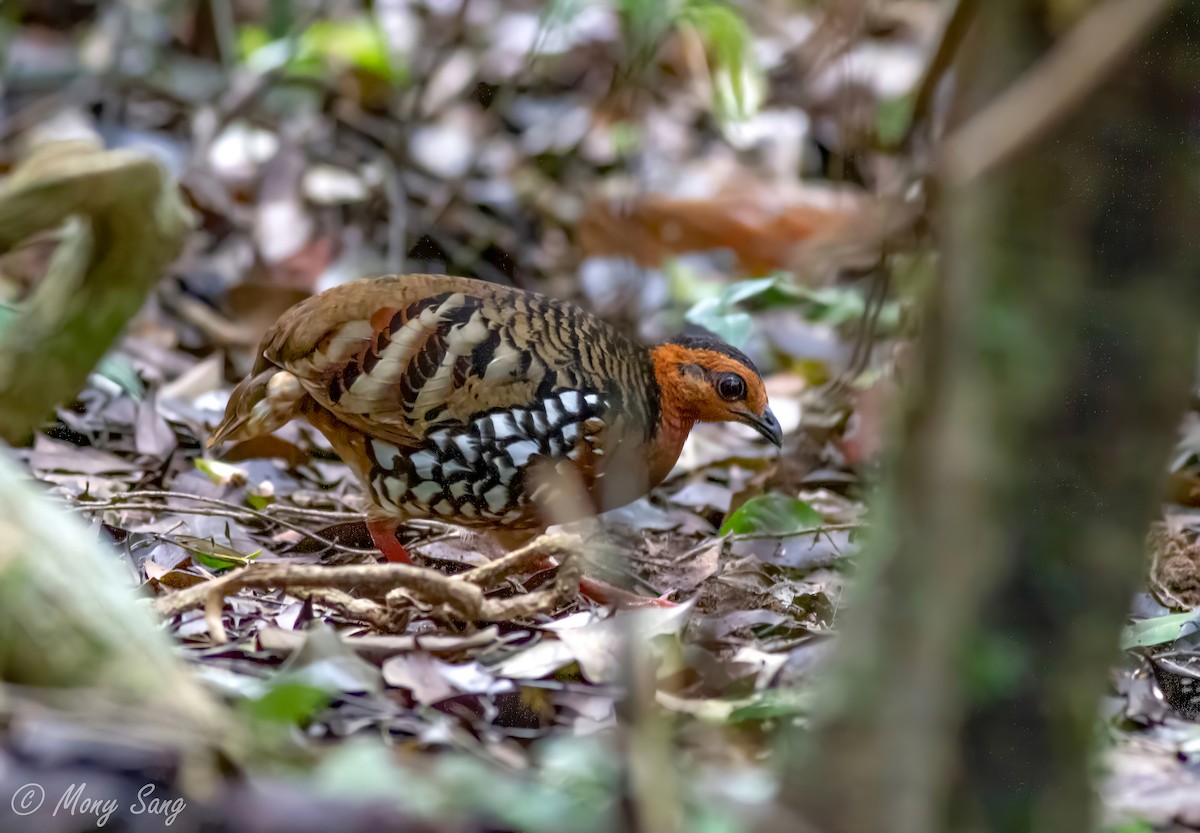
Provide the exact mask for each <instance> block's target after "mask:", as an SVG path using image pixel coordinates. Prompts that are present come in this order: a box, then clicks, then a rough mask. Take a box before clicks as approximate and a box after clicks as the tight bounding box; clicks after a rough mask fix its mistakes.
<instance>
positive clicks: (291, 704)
mask: <svg viewBox="0 0 1200 833" xmlns="http://www.w3.org/2000/svg"><path fill="white" fill-rule="evenodd" d="M331 700H332V697H331V696H330V694H329V692H328V691H326V690H324V689H322V688H318V687H316V686H313V685H309V684H307V683H303V682H299V681H297V680H287V679H281V680H277V681H276V682H275V683H274V684H273V685H272V686H271V687H270V688H269V689H268V690H267V691H266V693H264V694H263V695H262V696H261V697H254V698H247V699H245V700H242V701H241V702H240V703H239V706H240V708H241V710H242V712H243V713H244V714H245V715H246V716H247V717H249V718H250V719H251V720H256V721H261V722H265V723H278V724H285V725H290V726H303V725H305V724H307V723H308V722H309V721H310V720H312V718H313V717H314V716H315V715H316V714H317V712H319V711H320V710H321V709H323V708H325V707H326V706H327V705H329V703H330V701H331Z"/></svg>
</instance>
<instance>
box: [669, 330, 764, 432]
mask: <svg viewBox="0 0 1200 833" xmlns="http://www.w3.org/2000/svg"><path fill="white" fill-rule="evenodd" d="M650 357H651V360H652V361H653V362H654V374H655V377H656V378H657V380H658V386H659V390H660V391H661V394H662V405H663V412H664V416H668V415H669V416H673V417H675V418H677V419H680V420H683V421H684V422H686V423H687V426H686V428H690V427H691V426H690V424H691V423H692V422H740V423H743V424H745V425H749V426H750V427H751V428H753V429H754V430H755V431H757V432H758V433H760V434H762V435H763V436H764V437H766V438H767V439H768V440H770V441H771V442H772V443H774V444H775V445H777V446H778V445H781V444H782V443H783V430H782V429H781V428H780V427H779V420H777V419H776V418H775V414H773V413H771V408H770V407H769V406H768V404H767V390H766V387H764V385H763V380H762V377H761V376H760V375H759V374H758V368H756V367H755V366H754V362H752V361H750V358H749V357H748V356H747V355H746V354H745V353H743V352H741V351H740V350H738V349H737V348H735V347H732V346H730V345H729V344H726V343H725V342H723V341H721V340H720V339H718V338H716V337H714V336H696V335H685V336H678V337H676V338H673V339H670V340H668V341H665V342H663V343H662V344H659V345H658V346H656V347H654V348H653V349H651V351H650Z"/></svg>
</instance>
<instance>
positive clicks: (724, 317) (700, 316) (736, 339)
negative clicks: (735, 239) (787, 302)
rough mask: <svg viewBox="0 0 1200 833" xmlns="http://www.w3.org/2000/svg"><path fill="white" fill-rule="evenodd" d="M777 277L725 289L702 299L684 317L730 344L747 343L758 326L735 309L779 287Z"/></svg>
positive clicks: (745, 282)
mask: <svg viewBox="0 0 1200 833" xmlns="http://www.w3.org/2000/svg"><path fill="white" fill-rule="evenodd" d="M776 282H777V279H776V278H773V277H771V278H758V279H756V280H749V281H739V282H738V283H735V284H730V285H728V286H726V287H724V288H723V289H721V290H720V291H719V292H718V293H717V295H716V296H715V297H710V298H702V299H701V300H699V301H697V302H696V303H695V304H693V305H692V308H691V309H689V310H688V311H687V314H686V315H685V316H684V317H685V318H686V319H687V320H688V321H690V322H691V323H693V324H696V325H698V326H701V327H704V328H705V329H706V330H709V331H710V332H712V333H714V334H716V335H718V336H720V337H721V338H723V339H725V340H726V341H728V342H729V343H730V344H734V345H738V344H742V343H744V342H745V340H746V338H747V337H749V335H750V330H751V328H752V327H753V326H754V321H753V319H752V318H751V317H750V315H749V314H748V313H745V312H742V311H740V310H738V309H735V307H736V306H737V305H738V304H740V303H741V302H742V301H746V300H748V299H750V298H753V297H755V296H756V295H761V294H762V293H764V292H766V291H767V290H768V289H770V288H772V287H773V286H775V284H776Z"/></svg>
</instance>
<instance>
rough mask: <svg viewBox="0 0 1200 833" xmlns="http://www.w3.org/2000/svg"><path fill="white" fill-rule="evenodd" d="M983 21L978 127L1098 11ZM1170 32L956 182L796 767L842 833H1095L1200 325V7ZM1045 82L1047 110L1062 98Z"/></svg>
mask: <svg viewBox="0 0 1200 833" xmlns="http://www.w3.org/2000/svg"><path fill="white" fill-rule="evenodd" d="M1123 3H1125V0H1116V2H1112V3H1108V4H1100V6H1097V7H1095V8H1093V9H1092V10H1090V11H1089V12H1088V15H1089V17H1091V16H1092V15H1097V14H1101V13H1106V10H1105V9H1104V8H1102V7H1101V6H1104V5H1107V6H1109V7H1111V9H1109V11H1111V10H1112V9H1117V8H1118V7H1119V6H1121V4H1123ZM979 5H980V7H981V8H980V11H979V18H978V20H977V21H976V30H975V32H974V36H973V39H972V42H971V46H970V48H968V49H966V50H964V54H965V55H967V56H968V57H967V58H966V60H965V62H964V63H963V64H962V65H960V67H959V74H958V77H959V81H960V86H961V89H960V92H959V105H960V109H962V110H964V111H972V112H974V111H978V110H979V109H980V104H981V103H983V102H990V101H991V100H993V99H994V98H995V95H996V93H998V92H1000V91H1001V90H1004V89H1006V88H1008V87H1009V85H1010V84H1011V83H1012V82H1013V80H1014V79H1015V78H1016V77H1017V76H1018V75H1019V74H1021V73H1023V72H1024V71H1025V70H1027V69H1028V68H1029V67H1030V66H1031V65H1032V64H1034V63H1035V62H1038V61H1039V60H1040V59H1041V56H1043V55H1044V54H1045V53H1046V51H1047V49H1048V48H1050V47H1051V45H1052V44H1053V45H1054V46H1055V47H1057V46H1058V45H1061V43H1062V42H1063V41H1065V40H1066V39H1065V38H1063V39H1060V40H1059V41H1058V43H1057V44H1056V43H1055V41H1056V34H1057V32H1056V30H1055V15H1054V12H1055V11H1058V10H1062V9H1064V8H1067V7H1075V6H1078V5H1079V4H1073V5H1072V4H1065V3H1061V2H1050V0H1021V2H1010V3H981V4H979ZM1125 5H1126V8H1129V6H1128V4H1125ZM1095 19H1096V20H1100V19H1101V18H1095ZM1150 31H1151V32H1152V34H1151V36H1150V37H1149V38H1148V39H1146V40H1145V41H1144V42H1143V43H1141V44H1140V45H1139V46H1138V47H1137V48H1136V49H1134V50H1133V52H1131V53H1130V54H1127V55H1125V57H1124V59H1123V60H1120V61H1118V62H1117V63H1116V65H1115V66H1112V67H1107V68H1102V69H1101V70H1096V72H1097V73H1099V72H1101V71H1104V72H1105V73H1106V74H1105V75H1104V77H1103V78H1101V79H1099V83H1097V84H1095V85H1093V87H1092V88H1091V90H1090V91H1089V92H1088V93H1087V94H1086V95H1084V96H1082V97H1081V100H1080V101H1079V102H1076V104H1077V106H1075V105H1071V106H1070V109H1069V110H1067V109H1064V110H1063V112H1062V113H1060V115H1061V116H1062V118H1058V119H1047V120H1046V124H1047V125H1048V130H1047V131H1044V135H1042V136H1040V137H1039V138H1036V139H1034V140H1033V141H1032V142H1030V143H1028V145H1027V146H1025V147H1023V148H1021V149H1019V150H1016V151H1015V153H1014V154H1013V155H1011V156H1009V157H1008V158H1004V159H1002V160H1001V161H999V163H998V164H996V165H995V166H994V167H992V168H991V170H988V171H986V172H984V173H982V175H979V176H976V177H974V178H973V179H971V180H970V181H969V182H965V183H964V184H958V185H954V184H951V183H948V184H947V188H946V190H945V192H944V194H943V202H942V206H941V208H942V210H941V211H940V217H941V234H942V238H943V241H942V242H943V247H944V252H945V258H944V268H943V274H942V281H941V282H940V284H939V287H938V289H937V295H936V297H935V298H934V299H932V303H931V307H932V309H931V313H930V316H929V319H928V329H927V331H926V332H925V333H924V334H923V336H924V340H923V342H922V347H921V361H920V364H919V370H918V372H917V374H916V375H917V377H918V379H917V381H916V384H915V386H914V389H913V390H912V397H911V405H910V407H909V408H908V409H907V411H906V413H905V414H904V419H903V430H902V437H901V443H900V445H899V447H898V450H897V453H896V456H895V459H894V461H893V463H894V464H893V466H892V467H891V480H890V487H889V489H888V490H887V497H886V498H885V499H884V501H883V502H882V505H881V506H879V507H877V509H878V510H879V512H878V515H879V517H877V519H876V527H877V535H876V540H875V542H874V548H873V552H872V553H871V556H872V557H871V559H870V561H869V563H868V564H867V566H866V569H865V570H864V575H863V576H862V579H861V581H862V585H861V586H860V588H859V593H858V597H857V600H856V603H855V606H854V609H853V612H852V613H851V616H852V617H853V618H852V621H851V623H850V625H849V626H848V628H847V632H846V633H845V634H844V638H843V641H842V644H841V645H840V649H839V650H840V655H839V661H838V662H837V663H835V667H834V669H832V670H831V672H830V673H831V677H832V680H831V683H830V686H829V687H828V688H827V690H826V691H825V694H826V696H827V699H826V700H825V701H824V702H825V704H826V706H827V712H826V718H825V719H824V720H823V721H822V722H820V723H819V725H818V728H817V730H816V731H815V734H814V736H813V737H812V738H811V739H810V741H809V742H808V743H807V746H808V749H807V750H806V751H807V752H808V753H809V754H808V755H807V757H806V759H805V760H804V761H802V762H800V763H798V764H797V765H796V766H795V767H794V768H793V769H792V770H791V771H790V772H789V777H790V779H791V781H792V785H793V787H794V789H791V790H789V791H788V794H789V795H792V796H796V798H795V799H794V801H795V804H796V809H798V810H799V811H801V812H802V813H803V814H804V815H805V816H806V817H807V818H808V819H810V820H812V821H814V822H816V823H817V825H818V826H819V827H820V829H822V830H823V831H826V832H827V833H850V831H854V832H855V833H866V831H881V832H882V831H887V833H934V831H956V833H957V832H958V831H975V830H988V831H1046V833H1062V831H1068V830H1070V831H1083V830H1087V829H1089V828H1090V827H1091V825H1092V824H1093V823H1094V796H1093V792H1092V786H1091V783H1090V780H1089V774H1090V770H1091V755H1092V753H1093V743H1092V740H1093V737H1094V736H1095V734H1096V733H1095V731H1094V730H1095V721H1096V719H1097V713H1096V705H1097V698H1098V696H1099V695H1100V693H1101V692H1102V690H1103V686H1104V684H1105V679H1106V673H1107V669H1108V667H1109V665H1110V663H1111V662H1112V661H1113V660H1114V659H1116V655H1117V649H1116V645H1117V635H1118V630H1119V627H1120V625H1121V624H1122V621H1123V614H1124V612H1125V610H1126V608H1127V605H1128V602H1129V598H1130V594H1131V593H1132V592H1133V591H1134V589H1135V587H1136V584H1137V580H1138V577H1139V575H1140V572H1141V570H1142V565H1143V555H1142V553H1143V545H1142V541H1143V538H1144V535H1145V532H1146V528H1147V524H1148V523H1149V521H1150V520H1151V519H1152V517H1153V516H1154V515H1155V513H1156V512H1157V511H1158V501H1159V486H1160V483H1161V479H1162V474H1163V470H1164V465H1165V462H1166V459H1167V454H1168V452H1169V450H1170V448H1171V445H1172V443H1173V441H1174V437H1175V429H1176V427H1177V425H1178V421H1179V419H1180V416H1181V414H1182V413H1183V409H1184V407H1185V403H1186V401H1187V397H1188V393H1189V390H1190V386H1191V384H1192V380H1193V378H1194V376H1193V364H1194V359H1195V354H1196V336H1197V328H1196V323H1197V318H1198V316H1197V313H1198V312H1200V293H1198V290H1200V130H1198V125H1200V48H1198V46H1200V5H1198V4H1195V3H1187V4H1179V5H1178V7H1176V8H1175V9H1174V10H1173V12H1172V13H1171V14H1170V15H1169V16H1167V17H1165V18H1163V19H1162V20H1161V22H1160V24H1159V25H1156V26H1154V27H1153V28H1151V30H1150ZM1104 34H1106V33H1105V32H1104V31H1103V27H1101V35H1104ZM1107 35H1111V36H1113V37H1119V32H1117V31H1115V30H1114V31H1111V32H1107ZM1101 39H1102V38H1101ZM1101 39H1098V40H1097V44H1094V46H1095V48H1100V47H1099V45H1098V43H1099V40H1101ZM1039 66H1042V67H1044V66H1046V64H1039ZM1067 66H1068V67H1069V66H1071V64H1070V63H1069V62H1068V64H1067ZM1042 83H1043V84H1044V85H1045V90H1044V92H1045V93H1046V100H1050V99H1053V98H1054V97H1055V94H1056V93H1057V92H1060V91H1061V89H1062V87H1061V86H1055V85H1056V84H1060V83H1065V82H1063V79H1062V78H1061V77H1058V78H1052V79H1050V80H1049V81H1046V80H1043V81H1042ZM984 106H985V107H986V106H987V105H986V104H985V105H984ZM1057 106H1060V107H1064V106H1065V105H1062V104H1061V102H1060V104H1059V105H1057ZM986 138H987V140H988V141H993V140H995V141H999V142H1003V141H1004V140H1005V138H1006V137H1004V136H1002V135H1001V136H995V135H987V136H986ZM1014 147H1016V146H1014ZM967 150H973V149H972V148H967ZM985 155H986V154H985Z"/></svg>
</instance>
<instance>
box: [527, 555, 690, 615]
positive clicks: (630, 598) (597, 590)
mask: <svg viewBox="0 0 1200 833" xmlns="http://www.w3.org/2000/svg"><path fill="white" fill-rule="evenodd" d="M555 566H556V565H555V563H554V561H553V560H552V559H550V558H545V559H543V560H542V561H539V562H538V563H537V564H536V565H534V567H533V569H534V570H537V571H539V572H540V571H542V570H549V569H552V568H553V567H555ZM579 592H580V593H581V594H582V595H583V596H585V597H586V598H589V599H591V600H592V601H593V602H596V603H597V604H602V605H609V604H610V605H613V606H615V607H619V608H626V609H628V608H637V607H677V606H678V604H677V603H676V602H670V601H667V598H666V596H665V595H663V596H660V597H658V598H652V597H650V596H639V595H638V594H637V593H631V592H630V591H628V590H625V589H623V588H620V587H617V586H616V585H615V584H609V583H608V582H607V581H601V580H600V579H598V578H588V577H587V576H584V577H583V578H581V579H580V580H579Z"/></svg>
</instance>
